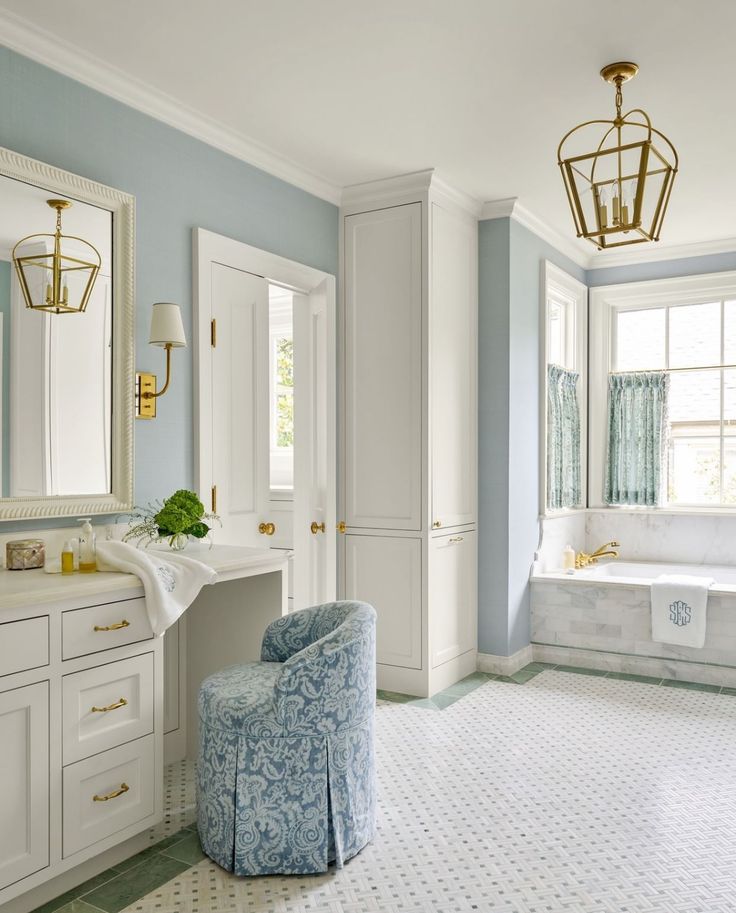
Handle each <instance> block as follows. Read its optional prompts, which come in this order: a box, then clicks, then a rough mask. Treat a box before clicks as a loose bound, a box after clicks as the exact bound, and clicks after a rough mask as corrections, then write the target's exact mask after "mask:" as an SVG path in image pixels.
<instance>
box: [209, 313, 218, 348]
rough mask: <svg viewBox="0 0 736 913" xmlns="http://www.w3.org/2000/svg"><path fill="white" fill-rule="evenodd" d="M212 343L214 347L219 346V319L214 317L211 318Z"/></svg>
mask: <svg viewBox="0 0 736 913" xmlns="http://www.w3.org/2000/svg"><path fill="white" fill-rule="evenodd" d="M210 345H211V346H212V348H213V349H214V348H216V347H217V320H216V319H215V318H214V317H213V318H212V320H210Z"/></svg>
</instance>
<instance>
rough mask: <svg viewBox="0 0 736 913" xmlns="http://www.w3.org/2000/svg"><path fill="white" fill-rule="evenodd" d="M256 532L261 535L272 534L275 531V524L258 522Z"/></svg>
mask: <svg viewBox="0 0 736 913" xmlns="http://www.w3.org/2000/svg"><path fill="white" fill-rule="evenodd" d="M258 532H259V533H261V535H263V536H273V534H274V533H275V532H276V524H275V523H259V524H258Z"/></svg>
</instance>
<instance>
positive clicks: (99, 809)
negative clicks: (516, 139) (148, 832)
mask: <svg viewBox="0 0 736 913" xmlns="http://www.w3.org/2000/svg"><path fill="white" fill-rule="evenodd" d="M154 758H155V751H154V736H153V735H147V736H145V737H144V738H142V739H137V740H136V741H135V742H129V743H128V744H127V745H121V746H120V747H119V748H112V749H110V751H105V752H103V753H102V754H98V755H95V756H94V757H92V758H87V759H86V760H85V761H78V762H77V763H76V764H72V765H70V766H69V767H65V768H64V774H63V784H64V786H63V788H64V799H63V822H64V823H63V856H64V858H65V859H66V858H68V857H69V856H73V855H74V853H78V852H79V851H80V850H83V849H84V848H85V847H88V846H91V845H92V844H94V843H98V842H99V841H101V840H104V839H105V838H106V837H110V836H111V835H112V834H116V833H117V832H118V831H121V830H123V828H126V827H130V825H131V824H135V823H136V822H137V821H142V820H143V819H144V818H148V817H149V816H150V815H152V814H153V811H154V788H155V782H156V768H155V762H154Z"/></svg>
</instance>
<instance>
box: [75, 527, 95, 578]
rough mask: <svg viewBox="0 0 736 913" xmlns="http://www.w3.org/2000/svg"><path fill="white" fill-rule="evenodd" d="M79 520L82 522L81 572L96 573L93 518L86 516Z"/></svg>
mask: <svg viewBox="0 0 736 913" xmlns="http://www.w3.org/2000/svg"><path fill="white" fill-rule="evenodd" d="M79 522H80V523H81V524H82V530H81V532H80V533H79V573H80V574H94V572H95V571H96V570H97V549H96V547H95V531H94V530H93V529H92V520H91V519H90V518H89V517H85V518H83V519H80V521H79Z"/></svg>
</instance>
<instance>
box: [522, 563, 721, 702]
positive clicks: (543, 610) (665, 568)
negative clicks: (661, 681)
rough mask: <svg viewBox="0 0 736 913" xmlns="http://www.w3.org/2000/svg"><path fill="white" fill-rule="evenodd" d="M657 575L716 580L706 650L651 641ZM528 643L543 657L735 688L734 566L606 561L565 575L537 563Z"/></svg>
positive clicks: (578, 664) (532, 589) (711, 600)
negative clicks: (652, 595)
mask: <svg viewBox="0 0 736 913" xmlns="http://www.w3.org/2000/svg"><path fill="white" fill-rule="evenodd" d="M735 552H736V550H735ZM660 574H694V575H697V576H705V577H712V578H713V579H714V581H715V583H714V584H713V585H712V586H711V588H710V590H709V594H708V621H707V628H706V639H705V645H704V646H703V648H702V649H696V648H694V647H680V646H673V645H670V644H660V643H655V642H654V641H652V635H651V602H650V586H651V583H652V581H653V580H655V579H656V578H657V577H659V575H660ZM531 641H532V645H533V655H534V658H535V659H536V660H539V661H542V662H555V663H561V664H566V665H576V666H587V667H589V668H593V669H602V670H609V671H614V672H627V673H637V674H640V675H647V676H654V677H659V678H672V679H681V680H683V681H692V682H703V683H705V684H713V685H722V686H724V685H725V686H728V687H731V688H733V687H736V567H728V566H719V565H705V564H675V563H664V562H651V561H618V560H606V561H601V562H600V563H599V564H595V565H592V566H591V567H588V568H583V569H581V570H576V571H574V572H573V573H572V574H567V573H565V572H564V571H562V570H554V571H542V570H541V569H540V567H539V565H535V567H534V568H533V570H532V575H531Z"/></svg>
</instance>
